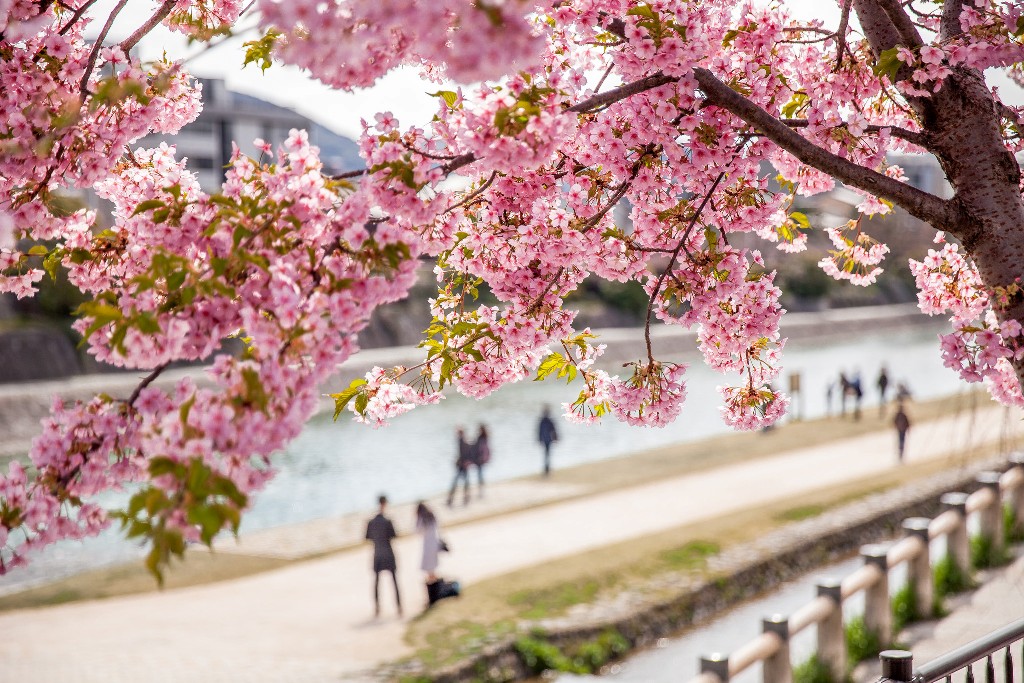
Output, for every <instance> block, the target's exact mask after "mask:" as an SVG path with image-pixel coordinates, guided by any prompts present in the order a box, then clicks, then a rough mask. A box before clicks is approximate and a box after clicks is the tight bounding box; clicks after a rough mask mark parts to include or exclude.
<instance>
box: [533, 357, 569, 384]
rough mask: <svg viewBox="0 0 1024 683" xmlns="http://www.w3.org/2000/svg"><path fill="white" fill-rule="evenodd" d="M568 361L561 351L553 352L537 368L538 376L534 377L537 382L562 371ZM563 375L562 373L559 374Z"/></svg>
mask: <svg viewBox="0 0 1024 683" xmlns="http://www.w3.org/2000/svg"><path fill="white" fill-rule="evenodd" d="M567 363H568V361H567V360H566V358H565V356H563V355H562V354H560V353H551V355H549V356H548V357H547V358H545V359H544V361H543V362H542V363H541V364H540V367H538V368H537V377H536V378H535V379H534V381H535V382H540V381H542V380H543V379H544V378H545V377H547V376H548V375H550V374H552V373H554V372H558V371H560V370H561V369H562V368H563V367H565V365H566V364H567ZM559 376H561V374H560V375H559Z"/></svg>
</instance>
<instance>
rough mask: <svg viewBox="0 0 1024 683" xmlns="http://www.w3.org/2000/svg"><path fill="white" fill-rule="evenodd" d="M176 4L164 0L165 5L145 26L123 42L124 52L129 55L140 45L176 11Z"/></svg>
mask: <svg viewBox="0 0 1024 683" xmlns="http://www.w3.org/2000/svg"><path fill="white" fill-rule="evenodd" d="M175 4H176V2H175V0H164V4H162V5H160V7H159V8H158V9H157V11H156V12H154V13H153V16H151V17H150V18H149V19H147V20H146V23H145V24H143V25H142V26H140V27H139V28H137V29H136V30H135V33H133V34H131V35H130V36H128V37H127V38H125V39H124V40H123V41H121V49H122V50H124V53H125V54H128V52H129V51H130V50H131V49H132V48H133V47H135V46H136V45H138V43H139V41H140V40H142V38H143V37H144V36H145V35H146V34H147V33H149V32H150V31H152V30H153V29H154V28H156V25H157V24H159V23H160V22H161V21H163V20H164V19H166V18H167V15H168V14H170V13H171V10H172V9H174V5H175Z"/></svg>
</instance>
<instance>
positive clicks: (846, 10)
mask: <svg viewBox="0 0 1024 683" xmlns="http://www.w3.org/2000/svg"><path fill="white" fill-rule="evenodd" d="M852 2H853V0H843V14H842V16H840V17H839V28H838V29H836V66H835V69H833V71H836V72H838V71H839V69H840V68H841V67H842V66H843V51H844V50H846V49H848V48H847V47H846V28H847V26H849V24H850V6H851V4H852Z"/></svg>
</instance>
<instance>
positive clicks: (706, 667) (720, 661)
mask: <svg viewBox="0 0 1024 683" xmlns="http://www.w3.org/2000/svg"><path fill="white" fill-rule="evenodd" d="M700 672H701V673H702V674H714V675H715V676H718V680H720V681H721V682H722V683H729V655H723V654H722V653H721V652H715V653H713V654H711V655H709V656H707V657H701V658H700Z"/></svg>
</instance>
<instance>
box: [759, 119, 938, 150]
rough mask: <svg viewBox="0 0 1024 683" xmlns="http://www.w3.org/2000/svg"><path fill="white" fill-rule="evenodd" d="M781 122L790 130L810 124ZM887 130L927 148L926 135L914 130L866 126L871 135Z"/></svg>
mask: <svg viewBox="0 0 1024 683" xmlns="http://www.w3.org/2000/svg"><path fill="white" fill-rule="evenodd" d="M779 121H780V122H782V123H784V124H786V125H787V126H789V127H790V128H806V127H807V126H808V125H809V123H810V122H809V121H807V120H806V119H779ZM885 128H888V129H889V134H890V135H892V136H893V137H894V138H899V139H900V140H904V141H906V142H909V143H910V144H912V145H917V146H918V147H926V145H925V142H926V141H927V140H926V138H925V135H924V133H915V132H914V131H912V130H907V129H906V128H901V127H899V126H877V125H874V124H872V125H870V126H865V127H864V130H866V131H867V132H869V133H880V132H881V131H882V130H883V129H885Z"/></svg>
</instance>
